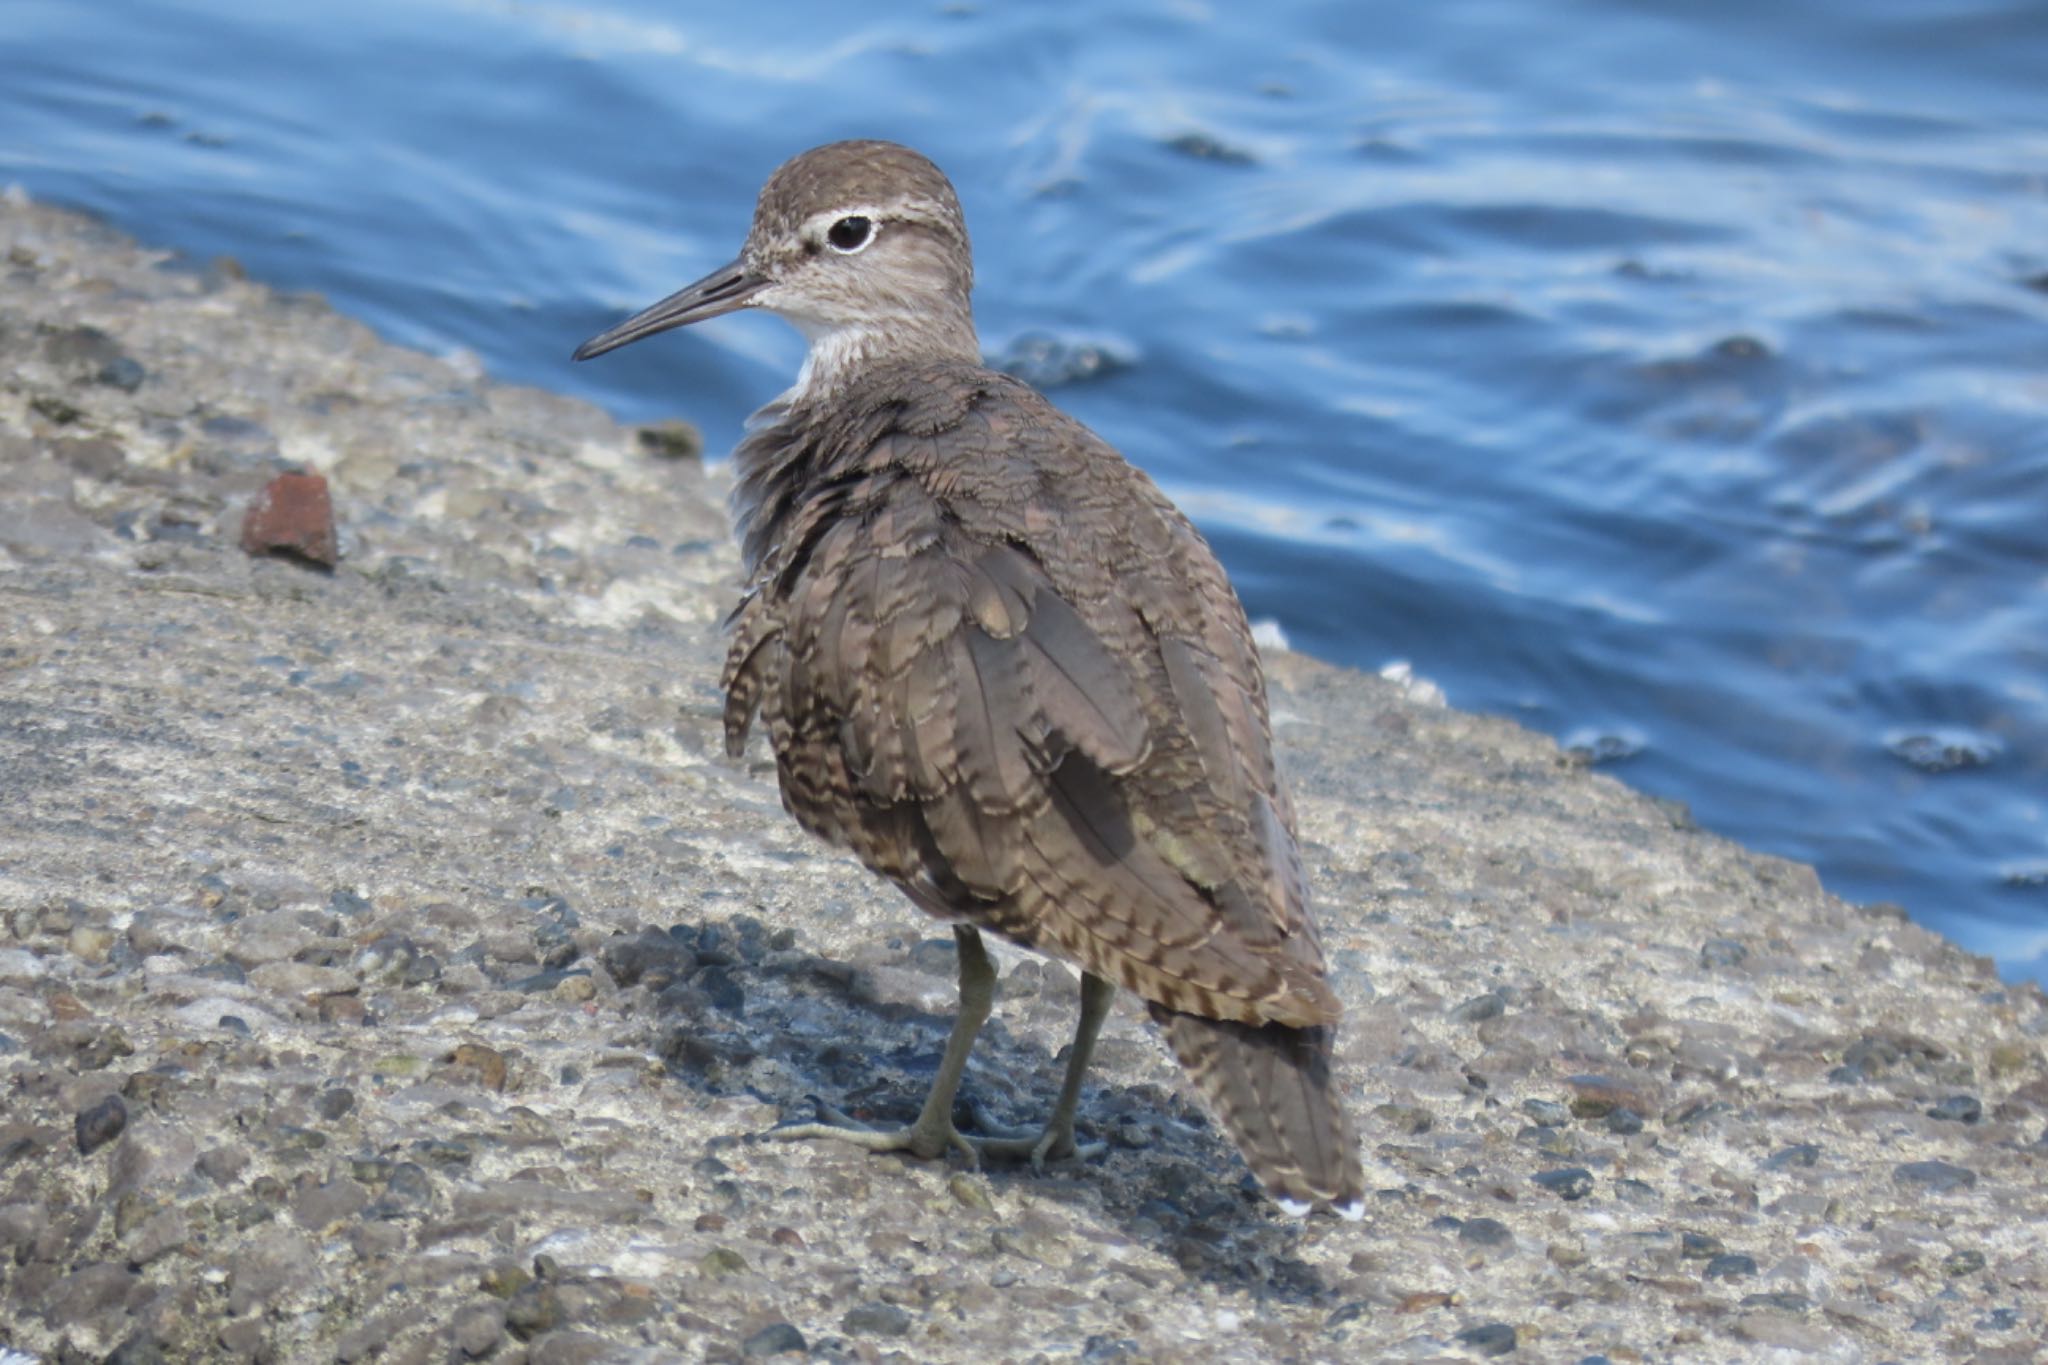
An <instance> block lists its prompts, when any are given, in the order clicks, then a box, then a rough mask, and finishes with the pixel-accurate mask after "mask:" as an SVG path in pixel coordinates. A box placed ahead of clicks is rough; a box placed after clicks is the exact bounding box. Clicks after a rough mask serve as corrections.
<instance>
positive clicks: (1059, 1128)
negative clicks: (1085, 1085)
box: [968, 972, 1116, 1167]
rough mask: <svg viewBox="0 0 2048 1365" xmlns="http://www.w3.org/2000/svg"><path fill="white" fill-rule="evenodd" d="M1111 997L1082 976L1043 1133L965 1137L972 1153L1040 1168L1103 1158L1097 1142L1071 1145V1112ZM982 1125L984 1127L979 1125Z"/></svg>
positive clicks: (1095, 980) (1112, 992) (1106, 988)
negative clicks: (1062, 1072)
mask: <svg viewBox="0 0 2048 1365" xmlns="http://www.w3.org/2000/svg"><path fill="white" fill-rule="evenodd" d="M1115 998H1116V987H1115V986H1113V985H1111V984H1110V983H1109V982H1107V981H1105V980H1103V979H1102V978H1101V977H1099V976H1097V975H1095V974H1094V973H1093V972H1083V973H1082V974H1081V1018H1080V1021H1079V1022H1078V1023H1076V1024H1075V1025H1074V1046H1073V1047H1072V1048H1071V1049H1070V1050H1069V1051H1068V1053H1067V1076H1066V1079H1065V1080H1064V1081H1062V1082H1061V1083H1060V1097H1059V1100H1058V1102H1056V1103H1055V1104H1054V1105H1053V1107H1052V1115H1051V1116H1050V1117H1049V1118H1047V1119H1046V1121H1045V1128H1044V1130H1043V1131H1042V1132H1038V1133H1028V1134H1023V1135H1014V1134H1004V1135H1002V1136H1000V1137H985V1138H970V1139H968V1141H970V1142H972V1143H973V1144H974V1146H975V1149H976V1150H977V1151H979V1152H980V1153H981V1154H982V1155H983V1156H988V1157H997V1158H1007V1159H1009V1160H1013V1161H1014V1160H1025V1159H1028V1160H1029V1161H1030V1162H1031V1164H1032V1165H1033V1166H1036V1167H1043V1166H1044V1165H1045V1163H1046V1162H1047V1161H1048V1160H1052V1161H1060V1160H1064V1159H1066V1158H1068V1157H1080V1158H1084V1159H1085V1158H1092V1157H1096V1156H1100V1155H1101V1154H1102V1151H1103V1147H1102V1144H1101V1143H1099V1142H1091V1143H1088V1144H1087V1145H1085V1146H1083V1145H1082V1144H1080V1143H1077V1142H1075V1141H1074V1113H1075V1111H1076V1110H1078V1109H1079V1108H1080V1106H1081V1081H1082V1079H1083V1078H1084V1077H1085V1076H1087V1074H1088V1062H1089V1059H1090V1058H1092V1057H1093V1056H1094V1055H1095V1039H1096V1036H1097V1035H1099V1034H1100V1033H1101V1032H1102V1021H1103V1020H1104V1019H1107V1018H1108V1017H1109V1005H1110V1001H1112V1000H1114V999H1115ZM975 1121H976V1122H977V1123H981V1115H980V1113H979V1111H977V1112H976V1114H975ZM982 1126H983V1127H987V1126H989V1125H987V1124H986V1123H982Z"/></svg>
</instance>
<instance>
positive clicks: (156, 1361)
mask: <svg viewBox="0 0 2048 1365" xmlns="http://www.w3.org/2000/svg"><path fill="white" fill-rule="evenodd" d="M5 1359H6V1357H4V1356H0V1361H4V1360H5ZM169 1360H170V1357H168V1356H166V1355H165V1354H164V1348H163V1347H161V1346H159V1345H158V1344H157V1342H156V1338H154V1337H152V1336H150V1335H149V1332H148V1329H147V1328H144V1329H143V1330H141V1331H138V1332H136V1333H134V1334H133V1335H132V1336H130V1337H129V1338H128V1339H127V1340H126V1341H124V1342H122V1343H121V1344H120V1345H119V1346H116V1347H115V1348H114V1350H113V1353H112V1354H111V1355H109V1356H108V1357H107V1358H106V1361H105V1365H168V1362H169Z"/></svg>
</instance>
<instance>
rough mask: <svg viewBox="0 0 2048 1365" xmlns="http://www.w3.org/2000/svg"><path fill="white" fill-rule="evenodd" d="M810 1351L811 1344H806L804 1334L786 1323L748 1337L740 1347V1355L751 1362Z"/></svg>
mask: <svg viewBox="0 0 2048 1365" xmlns="http://www.w3.org/2000/svg"><path fill="white" fill-rule="evenodd" d="M809 1349H810V1346H809V1343H807V1342H805V1340H804V1334H803V1333H802V1332H799V1331H797V1330H796V1328H794V1327H792V1326H790V1325H789V1324H788V1323H786V1322H775V1323H770V1324H769V1325H768V1326H766V1327H763V1328H762V1329H761V1330H760V1331H758V1332H756V1333H754V1335H752V1336H750V1337H748V1338H747V1339H746V1341H745V1342H744V1343H743V1344H742V1345H741V1346H740V1354H741V1355H743V1356H745V1357H746V1358H747V1359H749V1360H756V1359H760V1358H761V1357H764V1356H779V1355H785V1354H787V1353H789V1352H792V1351H806V1350H809Z"/></svg>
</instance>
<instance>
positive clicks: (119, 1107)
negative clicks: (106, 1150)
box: [71, 1095, 128, 1156]
mask: <svg viewBox="0 0 2048 1365" xmlns="http://www.w3.org/2000/svg"><path fill="white" fill-rule="evenodd" d="M127 1127H128V1106H127V1105H126V1104H124V1103H122V1101H121V1097H120V1096H119V1095H109V1096H107V1097H106V1098H105V1099H103V1100H101V1101H100V1102H99V1103H98V1104H95V1105H92V1106H90V1107H89V1108H85V1109H81V1110H79V1111H78V1116H77V1118H75V1119H73V1120H72V1124H71V1129H72V1134H73V1136H74V1137H76V1138H77V1140H78V1154H79V1155H80V1156H91V1155H92V1154H93V1153H94V1152H97V1151H98V1150H99V1149H100V1148H102V1147H104V1146H106V1145H107V1144H108V1143H110V1142H112V1141H113V1140H114V1139H115V1138H117V1137H119V1136H121V1134H122V1132H123V1131H124V1130H125V1129H126V1128H127Z"/></svg>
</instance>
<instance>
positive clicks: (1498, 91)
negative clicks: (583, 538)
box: [0, 0, 2048, 979]
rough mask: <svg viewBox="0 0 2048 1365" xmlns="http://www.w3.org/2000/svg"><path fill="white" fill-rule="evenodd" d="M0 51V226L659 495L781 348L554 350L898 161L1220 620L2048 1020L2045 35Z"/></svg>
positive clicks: (248, 36) (998, 28) (290, 13)
mask: <svg viewBox="0 0 2048 1365" xmlns="http://www.w3.org/2000/svg"><path fill="white" fill-rule="evenodd" d="M698 11H701V12H698ZM0 15H4V17H0V181H13V182H18V183H20V184H22V185H24V186H25V187H27V188H28V189H29V190H30V191H31V192H33V193H35V194H37V195H39V196H43V197H46V198H50V199H54V200H58V201H61V202H68V203H72V204H77V205H82V206H84V207H87V208H90V209H93V210H96V211H98V212H100V213H101V214H103V215H104V216H106V217H107V218H109V219H111V220H113V221H114V222H115V223H117V224H119V225H120V226H121V227H123V228H125V229H127V230H129V231H130V232H133V233H135V234H136V235H138V236H140V237H142V238H144V239H145V240H148V241H151V242H155V243H162V244H166V245H170V246H174V247H177V248H180V249H182V250H183V251H185V252H187V253H189V254H190V255H192V256H194V257H197V258H202V259H203V258H206V257H210V256H213V255H216V254H220V253H228V254H232V255H234V256H236V257H238V258H239V259H240V260H242V261H243V262H244V263H245V264H246V265H247V267H248V268H249V270H250V271H251V273H252V274H254V275H255V276H257V277H258V278H261V279H264V280H267V281H270V282H272V283H275V284H279V285H282V286H286V287H291V288H301V289H314V290H319V291H321V292H324V293H326V294H327V295H329V296H330V297H331V298H332V299H333V300H334V301H335V303H336V304H337V305H338V306H340V307H342V308H343V309H345V310H347V311H349V312H351V313H354V314H356V315H358V316H361V317H364V318H366V319H367V320H369V321H370V322H372V323H373V324H374V325H375V326H377V327H378V328H379V329H380V330H382V331H383V332H384V333H385V334H386V335H388V336H390V337H392V338H394V339H396V340H398V341H401V342H405V343H408V344H412V345H417V346H422V347H426V348H428V349H430V350H437V351H449V350H455V349H466V350H468V351H470V352H473V353H475V354H476V355H478V356H480V357H481V358H482V359H483V360H484V362H485V363H486V364H488V366H489V367H490V368H491V370H492V371H493V372H494V373H496V374H498V375H500V376H502V377H505V378H508V379H513V380H519V381H524V382H530V383H535V384H543V385H547V386H550V387H554V388H566V389H570V390H573V391H577V392H581V393H583V394H586V395H588V396H589V397H591V398H593V399H595V400H597V401H599V402H601V403H603V404H605V405H607V406H608V407H610V408H611V409H613V410H614V411H615V412H617V413H619V414H620V415H621V416H622V417H626V418H629V419H648V418H655V417H665V416H672V415H683V416H687V417H690V418H693V419H695V420H697V421H699V422H700V423H701V424H702V425H703V426H704V427H705V429H706V432H707V435H708V437H709V439H710V441H711V444H712V448H713V449H714V450H717V449H721V448H725V447H729V446H730V444H731V443H732V441H733V439H734V437H735V435H736V434H737V432H738V430H739V424H740V422H741V420H742V419H743V417H744V416H745V414H746V413H747V412H748V411H749V410H750V409H751V408H752V407H753V406H754V405H755V404H756V403H758V402H759V401H760V400H762V399H763V398H765V397H767V396H768V395H770V394H773V393H775V392H776V391H778V390H779V389H780V388H782V387H783V386H784V385H785V384H786V382H787V380H788V378H789V376H790V375H791V374H792V373H793V372H794V369H795V367H796V364H797V360H798V356H799V344H798V342H797V341H796V339H795V338H794V336H793V335H791V334H789V333H787V332H786V331H785V330H783V329H781V328H780V326H779V325H778V324H776V323H775V322H773V321H772V320H770V319H766V318H740V319H734V320H729V321H725V322H720V323H716V324H713V325H711V326H709V327H705V328H700V329H696V330H694V331H692V332H691V333H688V334H685V335H683V336H680V337H673V338H665V339H663V340H661V341H658V342H655V343H651V344H647V345H643V346H638V347H634V348H632V349H630V350H627V351H623V352H620V353H619V354H618V355H617V356H615V357H610V358H607V359H606V360H605V361H604V362H603V363H602V364H599V365H593V366H576V367H572V366H570V365H569V364H568V363H567V359H566V357H567V352H568V350H569V349H570V347H571V346H572V345H573V344H574V343H575V342H576V341H578V340H580V339H582V338H583V337H585V336H587V335H589V334H590V333H592V332H594V331H596V330H598V329H599V328H600V327H602V326H604V325H607V324H609V323H611V322H613V321H616V320H617V319H618V318H619V317H620V316H622V315H623V314H624V313H626V312H628V311H630V310H632V309H634V308H637V307H639V306H640V305H642V304H645V303H648V302H651V301H652V300H653V299H655V298H656V297H658V296H659V295H661V294H664V293H666V292H668V291H669V290H670V289H671V288H673V287H674V286H676V285H678V284H681V283H682V282H684V281H685V280H687V279H690V278H693V277H695V276H696V275H698V274H699V273H701V272H702V271H704V270H706V269H709V268H710V267H712V266H714V265H716V264H718V263H720V262H722V261H724V260H725V259H727V257H728V256H729V255H730V254H731V252H732V250H733V249H734V248H735V246H736V245H737V243H738V241H739V238H740V236H741V234H742V232H743V231H744V229H745V226H746V220H747V214H748V210H749V208H750V206H751V203H752V197H753V193H754V191H755V189H756V188H757V186H758V184H759V182H760V180H761V179H762V178H763V176H764V175H765V174H766V173H767V171H768V170H770V169H771V168H772V167H773V166H774V165H775V164H776V163H777V162H779V161H780V160H781V159H782V158H784V157H785V156H787V155H789V154H790V153H792V152H794V151H797V150H800V149H801V148H803V147H805V146H808V145H810V144H812V143H815V142H820V141H825V140H827V139H830V138H834V137H843V136H888V137H894V138H898V139H901V140H903V141H907V142H910V143H913V144H915V145H917V146H918V147H920V148H922V149H924V150H925V151H927V152H928V153H930V154H931V155H932V156H934V157H935V158H936V159H937V160H938V161H939V162H940V163H941V164H942V165H944V166H945V167H946V168H947V169H948V170H949V171H950V172H951V173H952V175H953V177H954V179H955V180H956V181H957V182H958V184H959V187H960V190H961V194H962V198H963V199H964V201H965V203H966V205H967V209H968V214H969V219H970V222H971V224H972V227H973V229H974V231H975V234H976V245H977V251H978V259H979V262H980V267H981V279H982V285H981V288H980V291H979V293H978V296H977V300H978V308H979V315H980V319H981V323H982V328H983V335H984V340H985V342H986V343H987V345H988V346H989V349H990V350H991V352H993V353H996V354H998V355H1006V356H1009V357H1011V358H1013V359H1015V360H1018V361H1019V362H1025V361H1028V362H1030V363H1031V365H1032V366H1033V367H1034V368H1035V369H1036V370H1037V371H1038V372H1039V374H1040V376H1041V377H1043V378H1047V379H1050V380H1052V381H1055V382H1056V397H1057V398H1058V400H1059V401H1060V402H1061V403H1062V404H1063V405H1065V406H1067V407H1068V408H1070V409H1071V410H1073V411H1074V412H1076V413H1077V414H1078V415H1080V416H1081V417H1082V418H1083V419H1084V420H1086V421H1088V422H1089V423H1090V424H1092V425H1093V426H1095V427H1096V428H1097V429H1098V430H1100V431H1102V432H1103V433H1104V434H1105V435H1107V436H1108V437H1109V438H1110V439H1111V440H1113V441H1115V442H1116V443H1117V444H1118V445H1119V446H1120V447H1121V448H1122V449H1124V450H1125V451H1126V452H1127V453H1129V454H1130V455H1131V456H1132V457H1133V458H1134V459H1136V460H1137V461H1138V462H1139V463H1141V464H1143V465H1144V466H1145V467H1147V468H1148V469H1150V470H1151V471H1152V472H1153V473H1154V475H1155V476H1157V477H1158V478H1159V479H1160V480H1161V482H1162V483H1164V484H1165V485H1166V486H1167V487H1168V488H1169V490H1170V491H1172V492H1173V493H1174V494H1175V495H1176V496H1177V497H1179V498H1181V499H1182V500H1183V501H1184V503H1185V504H1186V505H1188V506H1189V507H1190V508H1191V509H1192V510H1193V511H1194V512H1195V513H1196V515H1197V516H1198V518H1199V520H1200V521H1201V522H1202V524H1203V526H1204V527H1205V529H1206V530H1207V531H1208V532H1209V533H1210V535H1211V536H1212V538H1213V539H1214V541H1215V543H1216V545H1217V548H1218V550H1219V551H1220V553H1221V554H1222V556H1223V558H1224V560H1225V561H1226V563H1227V564H1228V565H1229V567H1230V569H1231V571H1232V573H1233V574H1234V575H1235V577H1236V579H1237V582H1238V583H1239V585H1240V588H1241V590H1242V591H1243V593H1244V596H1245V598H1246V602H1247V605H1248V606H1249V608H1250V610H1251V612H1252V614H1253V615H1254V616H1255V617H1269V618H1273V619H1276V620H1278V621H1279V622H1280V623H1281V624H1282V626H1283V627H1284V629H1285V630H1286V632H1287V633H1288V635H1289V636H1290V637H1291V638H1292V640H1293V642H1294V643H1295V645H1296V646H1297V647H1299V648H1303V649H1306V650H1308V651H1310V652H1312V653H1315V654H1318V655H1321V656H1324V657H1326V658H1331V659H1337V660H1342V661H1345V662H1348V663H1352V664H1356V665H1359V666H1362V667H1366V668H1376V667H1379V666H1380V665H1382V664H1383V663H1385V662H1387V661H1389V660H1391V659H1396V658H1401V659H1407V660H1409V661H1411V662H1412V664H1413V665H1414V667H1415V668H1416V670H1417V671H1418V672H1420V673H1422V674H1423V675H1425V676H1428V677H1430V678H1433V679H1435V680H1436V681H1438V682H1439V683H1441V684H1442V685H1443V687H1444V688H1445V690H1446V691H1447V692H1448V693H1449V695H1450V697H1451V699H1452V700H1453V701H1454V702H1455V703H1457V704H1458V705H1461V706H1465V707H1472V708H1479V709H1486V710H1494V711H1500V712H1505V713H1507V714H1510V715H1513V716H1516V717H1518V718H1519V719H1521V720H1523V721H1525V722H1527V723H1529V724H1531V725H1534V726H1537V727H1539V728H1542V729H1545V730H1548V731H1551V732H1552V733H1555V734H1557V735H1559V736H1560V737H1562V738H1564V739H1565V740H1566V741H1567V742H1569V743H1572V744H1575V745H1578V746H1580V747H1582V748H1584V749H1585V750H1586V752H1587V753H1588V754H1589V755H1590V756H1592V757H1593V758H1595V759H1596V760H1597V761H1600V762H1602V763H1603V764H1605V765H1607V766H1608V767H1610V769H1611V770H1612V771H1613V772H1615V773H1616V774H1618V775H1619V776H1621V777H1623V778H1625V779H1626V780H1627V781H1629V782H1632V783H1634V784H1636V785H1638V786H1640V787H1643V788H1645V789H1647V790H1649V791H1653V792H1657V793H1660V794H1664V795H1668V796H1673V797H1677V798H1679V799H1682V800H1684V801H1687V802H1689V803H1690V804H1691V805H1692V807H1693V808H1694V811H1695V813H1696V814H1697V816H1698V817H1699V819H1700V820H1701V821H1702V822H1703V823H1704V824H1706V825H1708V826H1710V827H1711V828H1714V829H1716V830H1719V831H1722V832H1724V833H1727V834H1730V835H1732V836H1734V837H1736V838H1739V839H1741V840H1742V841H1744V842H1745V843H1748V844H1750V845H1753V846H1755V847H1759V848H1764V849H1769V850H1772V851H1775V852H1779V853H1783V854H1786V855H1789V856H1792V857H1795V858H1800V859H1805V860H1808V861H1811V862H1813V863H1815V864H1817V865H1818V867H1819V868H1820V870H1821V874H1822V877H1823V879H1824V880H1825V881H1826V882H1827V884H1828V885H1829V886H1830V887H1832V888H1833V889H1834V890H1836V891H1838V892H1840V893H1841V894H1843V895H1846V896H1849V897H1852V898H1856V899H1862V900H1870V899H1885V900H1893V901H1897V902H1899V903H1901V904H1903V905H1904V906H1906V907H1907V908H1908V909H1909V910H1910V911H1911V912H1912V913H1913V914H1914V915H1915V916H1917V917H1918V918H1920V919H1921V920H1922V921H1924V922H1926V923H1929V924H1932V925H1934V926H1936V927H1938V928H1940V929H1942V930H1943V931H1945V932H1947V933H1949V934H1951V935H1953V936H1955V937H1956V938H1958V939H1959V940H1961V941H1962V942H1963V943H1965V944H1967V945H1969V946H1971V947H1972V948H1974V949H1977V950H1978V951H1983V952H1990V953H1993V954H1995V955H1996V956H1997V957H1998V958H1999V960H2000V964H2001V966H2002V968H2003V969H2004V970H2005V971H2006V973H2007V974H2008V975H2011V976H2022V977H2034V978H2036V979H2039V978H2042V977H2044V976H2048V80H2044V78H2043V75H2042V73H2043V72H2048V7H2044V6H2043V5H2041V4H2040V3H2033V4H2026V3H2020V2H2018V0H2002V2H2001V0H1985V3H1961V2H1960V0H1922V2H1921V3H1904V2H1903V0H1875V2H1872V0H1861V2H1859V0H1829V3H1817V2H1812V0H1809V2H1806V3H1785V2H1784V0H1778V2H1777V3H1770V4H1764V3H1756V0H1738V3H1733V4H1722V5H1717V6H1711V7H1708V6H1694V5H1682V4H1678V3H1675V0H1665V2H1663V3H1655V2H1652V0H1637V2H1636V3H1627V2H1626V0H1582V3H1576V4H1571V3H1559V4H1550V5H1522V4H1508V3H1487V2H1486V0H1463V2H1461V3H1446V4H1438V5H1434V6H1426V7H1425V6H1398V7H1388V6H1365V5H1358V4H1355V3H1349V2H1348V0H1336V2H1333V3H1326V4H1308V3H1297V4H1290V5H1281V6H1273V5H1266V6H1258V7H1253V6H1240V5H1225V4H1205V3H1195V2H1194V0H1188V2H1186V3H1160V4H1148V5H1125V6H1116V7H1114V12H1112V10H1111V7H1108V6H1097V5H1090V4H1083V3H1080V2H1079V0H1068V2H1067V3H1059V4H1053V3H1041V4H1034V5H1029V6H1021V5H996V4H987V5H977V4H962V5H943V6H921V7H907V8H901V9H895V10H893V11H886V12H885V8H884V7H877V6H871V5H844V4H821V3H799V4H793V5H780V6H775V7H766V6H731V7H727V6H720V7H715V8H714V7H710V6H703V7H698V6H677V5H673V4H669V3H663V2H662V0H588V2H587V3H547V0H519V2H515V0H359V3H355V4H352V5H349V6H346V7H343V6H332V5H324V4H320V5H316V4H310V3H302V4H298V5H284V6H264V7H254V6H249V5H246V4H242V3H239V0H237V2H236V3H228V2H227V0H213V2H212V3H207V2H206V0H193V2H192V3H183V4H179V3H171V2H170V0H154V2H153V3H145V2H144V0H72V2H71V3H56V2H55V0H7V4H6V8H5V10H4V11H0Z"/></svg>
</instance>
